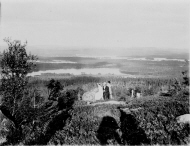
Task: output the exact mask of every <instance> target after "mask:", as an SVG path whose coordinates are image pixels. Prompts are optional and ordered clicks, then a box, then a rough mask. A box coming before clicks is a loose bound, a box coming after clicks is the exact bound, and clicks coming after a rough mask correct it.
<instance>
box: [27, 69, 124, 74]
mask: <svg viewBox="0 0 190 146" xmlns="http://www.w3.org/2000/svg"><path fill="white" fill-rule="evenodd" d="M42 73H56V74H64V73H70V74H73V75H81V74H92V75H97V74H101V75H105V74H114V75H125V74H123V73H121V72H120V71H119V69H117V68H83V69H57V70H46V71H38V72H32V73H30V74H28V76H35V75H41V74H42Z"/></svg>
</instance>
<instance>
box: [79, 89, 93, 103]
mask: <svg viewBox="0 0 190 146" xmlns="http://www.w3.org/2000/svg"><path fill="white" fill-rule="evenodd" d="M95 94H96V92H94V91H89V92H85V93H84V94H83V96H82V100H84V101H90V102H93V101H95Z"/></svg>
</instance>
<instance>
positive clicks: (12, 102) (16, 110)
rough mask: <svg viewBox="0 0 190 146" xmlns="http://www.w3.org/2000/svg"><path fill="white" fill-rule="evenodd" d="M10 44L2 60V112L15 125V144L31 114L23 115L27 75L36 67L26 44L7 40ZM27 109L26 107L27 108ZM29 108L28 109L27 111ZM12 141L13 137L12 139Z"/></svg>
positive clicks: (0, 108)
mask: <svg viewBox="0 0 190 146" xmlns="http://www.w3.org/2000/svg"><path fill="white" fill-rule="evenodd" d="M5 42H6V43H7V44H8V49H6V50H5V51H4V52H3V54H2V58H1V62H0V64H1V69H2V72H1V77H2V79H1V94H2V104H1V106H0V110H1V111H2V113H3V114H4V115H5V116H6V117H7V118H8V119H9V120H11V121H12V122H13V123H14V128H13V131H14V132H13V133H14V134H15V135H16V136H17V138H18V139H17V138H16V137H15V138H14V142H16V141H18V140H20V138H21V135H22V130H21V125H22V124H23V122H25V121H26V119H25V118H26V117H25V116H28V117H30V114H28V113H27V114H25V115H23V106H25V105H24V104H23V103H24V102H25V101H26V100H25V97H26V86H27V74H28V73H29V72H30V71H31V70H32V68H33V67H34V66H35V64H34V63H33V61H34V60H35V59H36V57H35V56H33V55H28V54H27V53H26V45H27V43H26V44H24V45H22V44H20V43H19V42H17V41H11V40H10V39H5ZM25 107H26V106H25ZM28 109H29V107H27V110H28ZM10 139H11V137H10Z"/></svg>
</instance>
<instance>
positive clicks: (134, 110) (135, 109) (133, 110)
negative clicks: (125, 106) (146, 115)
mask: <svg viewBox="0 0 190 146" xmlns="http://www.w3.org/2000/svg"><path fill="white" fill-rule="evenodd" d="M139 110H143V108H142V107H138V108H133V109H130V111H132V112H137V111H139Z"/></svg>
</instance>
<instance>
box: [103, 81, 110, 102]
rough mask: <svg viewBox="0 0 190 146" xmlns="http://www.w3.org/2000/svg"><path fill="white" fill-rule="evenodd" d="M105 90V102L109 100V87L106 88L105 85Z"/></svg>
mask: <svg viewBox="0 0 190 146" xmlns="http://www.w3.org/2000/svg"><path fill="white" fill-rule="evenodd" d="M105 85H106V86H105V90H104V98H105V100H108V99H109V96H110V93H109V87H108V86H107V84H105Z"/></svg>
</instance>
